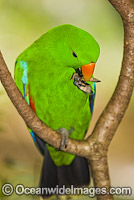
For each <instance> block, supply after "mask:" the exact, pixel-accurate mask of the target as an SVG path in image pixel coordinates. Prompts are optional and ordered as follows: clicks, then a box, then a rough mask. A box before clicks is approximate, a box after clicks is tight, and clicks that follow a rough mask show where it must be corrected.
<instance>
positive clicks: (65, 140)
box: [57, 127, 74, 150]
mask: <svg viewBox="0 0 134 200" xmlns="http://www.w3.org/2000/svg"><path fill="white" fill-rule="evenodd" d="M73 131H74V128H73V127H71V128H70V130H69V131H67V129H65V128H60V129H58V130H57V133H60V134H61V144H60V147H59V149H60V150H62V149H63V148H64V147H65V148H67V145H68V138H69V135H70V134H71V133H72V132H73Z"/></svg>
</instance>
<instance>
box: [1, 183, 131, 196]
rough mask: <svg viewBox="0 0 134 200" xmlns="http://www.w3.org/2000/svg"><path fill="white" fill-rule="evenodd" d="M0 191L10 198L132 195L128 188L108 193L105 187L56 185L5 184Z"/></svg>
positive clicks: (117, 188) (118, 188)
mask: <svg viewBox="0 0 134 200" xmlns="http://www.w3.org/2000/svg"><path fill="white" fill-rule="evenodd" d="M1 191H2V193H3V195H5V196H10V195H12V194H13V193H15V194H16V195H18V196H21V195H40V196H43V195H87V196H89V197H95V196H96V195H106V194H112V195H127V196H128V195H132V188H130V187H111V188H110V190H109V191H107V189H106V188H105V187H102V188H94V187H83V188H82V187H81V188H80V187H74V186H73V185H71V187H70V188H68V187H66V186H65V185H63V186H62V187H59V186H58V185H56V187H55V188H40V187H37V188H36V187H25V186H24V185H22V184H18V185H16V186H15V187H13V185H12V184H9V183H6V184H4V185H3V186H2V188H1Z"/></svg>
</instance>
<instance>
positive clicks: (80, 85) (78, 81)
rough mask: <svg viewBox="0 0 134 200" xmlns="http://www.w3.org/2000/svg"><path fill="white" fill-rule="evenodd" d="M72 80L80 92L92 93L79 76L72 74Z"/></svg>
mask: <svg viewBox="0 0 134 200" xmlns="http://www.w3.org/2000/svg"><path fill="white" fill-rule="evenodd" d="M72 79H73V80H74V85H76V86H77V87H78V88H79V89H80V90H82V91H83V92H85V93H90V94H91V93H92V89H91V86H90V85H89V84H88V83H86V82H85V81H84V80H83V78H82V77H81V76H79V74H77V73H74V75H73V77H72Z"/></svg>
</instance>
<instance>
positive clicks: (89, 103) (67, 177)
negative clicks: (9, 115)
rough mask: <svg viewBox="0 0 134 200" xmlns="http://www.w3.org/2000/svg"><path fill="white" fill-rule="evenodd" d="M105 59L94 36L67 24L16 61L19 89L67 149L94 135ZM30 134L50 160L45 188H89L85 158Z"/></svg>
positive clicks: (43, 180) (43, 176) (45, 166)
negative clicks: (99, 65) (97, 72)
mask: <svg viewBox="0 0 134 200" xmlns="http://www.w3.org/2000/svg"><path fill="white" fill-rule="evenodd" d="M99 54H100V48H99V45H98V43H97V42H96V40H95V39H94V38H93V37H92V36H91V35H90V34H89V33H88V32H86V31H84V30H82V29H80V28H77V27H75V26H73V25H70V24H65V25H60V26H57V27H55V28H53V29H51V30H49V31H48V32H47V33H45V34H44V35H42V36H41V37H40V38H39V39H38V40H36V41H35V42H34V43H33V44H32V45H31V46H30V47H28V48H27V49H26V50H25V51H23V52H22V53H21V54H20V56H19V57H18V58H17V60H16V64H15V82H16V85H17V87H18V88H19V90H20V91H21V93H22V94H23V96H24V98H25V100H26V101H27V103H28V104H29V106H31V108H32V109H33V111H34V112H35V113H36V114H37V116H38V117H39V118H40V119H41V120H42V121H43V122H44V123H45V124H46V125H48V126H49V127H51V128H52V129H53V130H55V131H57V132H59V133H61V134H62V144H61V149H62V148H63V147H64V146H65V147H66V146H67V139H68V137H69V138H73V139H77V140H83V139H84V137H85V134H86V132H87V130H88V127H89V124H90V121H91V116H92V112H93V105H94V97H95V82H96V80H97V79H95V78H94V77H93V72H94V67H95V63H96V61H97V59H98V57H99ZM29 131H30V133H31V135H32V137H33V140H34V142H35V144H36V145H37V147H38V149H39V150H40V152H41V153H42V155H43V156H44V161H43V167H42V172H41V178H40V187H46V188H55V187H56V186H57V185H58V186H59V187H62V186H63V185H65V186H66V187H70V186H71V185H74V186H84V185H88V184H89V182H90V175H89V168H88V163H87V160H86V159H85V158H81V157H78V156H75V155H72V154H69V153H65V152H62V151H61V150H60V149H55V148H54V147H52V146H51V145H49V144H47V143H45V142H44V141H43V140H42V139H40V138H39V137H38V136H37V135H36V133H34V132H33V131H32V130H30V129H29ZM47 195H48V194H46V193H44V194H43V196H47Z"/></svg>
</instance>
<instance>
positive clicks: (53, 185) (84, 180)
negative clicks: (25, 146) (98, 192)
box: [40, 148, 90, 198]
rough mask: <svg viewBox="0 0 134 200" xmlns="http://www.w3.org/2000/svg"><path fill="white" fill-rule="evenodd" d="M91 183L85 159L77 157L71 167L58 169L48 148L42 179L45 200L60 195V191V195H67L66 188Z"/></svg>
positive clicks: (41, 184) (64, 166) (41, 185)
mask: <svg viewBox="0 0 134 200" xmlns="http://www.w3.org/2000/svg"><path fill="white" fill-rule="evenodd" d="M89 182H90V174H89V168H88V163H87V160H86V159H85V158H82V157H78V156H76V157H75V159H74V160H73V162H72V163H71V164H70V165H68V166H66V165H63V166H60V167H58V166H56V165H55V164H54V162H53V160H52V159H51V157H50V155H49V151H48V149H47V148H46V151H45V158H44V162H43V167H42V172H41V179H40V187H41V188H42V191H43V192H42V196H43V198H46V197H49V196H51V195H53V194H54V195H55V194H57V195H58V191H60V192H62V193H60V194H65V193H64V191H63V190H64V189H65V188H70V187H71V188H72V187H74V188H75V187H83V186H88V185H89ZM72 185H73V186H72ZM60 188H61V189H60ZM62 188H63V189H62ZM59 189H60V190H59Z"/></svg>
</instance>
